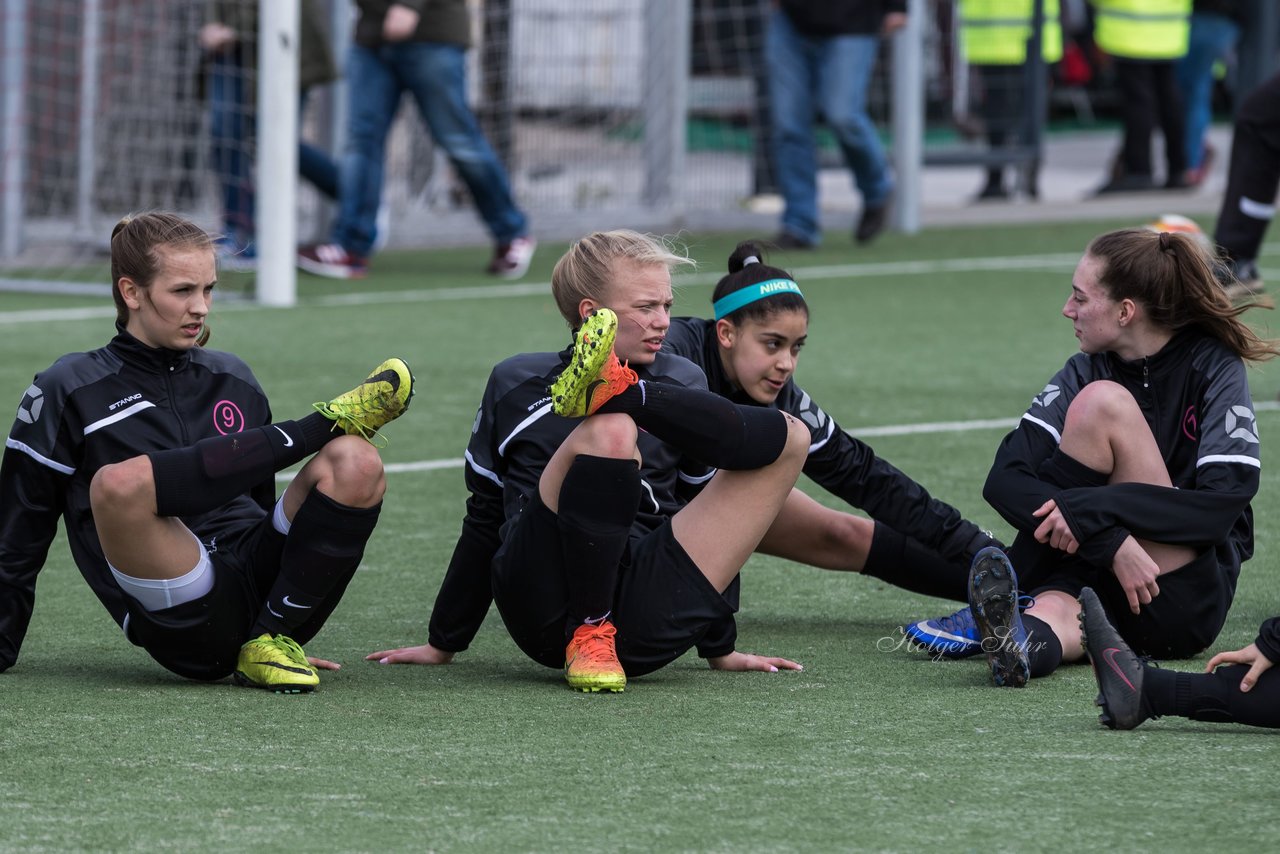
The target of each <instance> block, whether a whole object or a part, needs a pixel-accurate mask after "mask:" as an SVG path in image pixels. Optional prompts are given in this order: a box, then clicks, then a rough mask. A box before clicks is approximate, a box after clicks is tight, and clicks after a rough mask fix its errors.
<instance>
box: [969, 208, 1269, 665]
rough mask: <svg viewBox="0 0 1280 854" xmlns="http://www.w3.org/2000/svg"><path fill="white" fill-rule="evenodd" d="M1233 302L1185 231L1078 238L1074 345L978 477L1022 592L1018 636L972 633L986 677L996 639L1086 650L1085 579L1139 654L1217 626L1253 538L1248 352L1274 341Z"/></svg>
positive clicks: (1042, 657)
mask: <svg viewBox="0 0 1280 854" xmlns="http://www.w3.org/2000/svg"><path fill="white" fill-rule="evenodd" d="M1243 310H1244V309H1243V308H1233V307H1232V306H1231V304H1230V302H1229V301H1228V300H1227V299H1226V297H1225V295H1224V294H1223V293H1222V291H1221V289H1220V287H1219V286H1218V284H1217V282H1216V280H1215V279H1214V276H1213V271H1212V267H1211V264H1210V259H1209V257H1208V254H1207V253H1206V252H1205V251H1204V249H1203V248H1201V247H1200V246H1199V245H1198V244H1196V243H1195V242H1194V241H1193V240H1192V239H1191V238H1190V237H1187V236H1185V235H1176V234H1161V233H1156V232H1154V231H1150V230H1146V229H1127V230H1123V231H1118V232H1112V233H1110V234H1104V235H1101V236H1100V237H1098V238H1095V239H1094V240H1093V242H1092V243H1090V245H1089V248H1088V249H1087V250H1086V252H1085V255H1084V258H1083V259H1082V260H1081V262H1080V264H1079V266H1078V267H1077V269H1076V272H1075V275H1074V276H1073V278H1072V295H1071V296H1070V297H1069V298H1068V300H1067V303H1066V305H1065V306H1064V308H1063V314H1064V316H1066V317H1067V318H1068V319H1070V320H1071V321H1072V323H1073V326H1074V328H1075V331H1076V336H1077V338H1079V339H1080V349H1081V350H1082V351H1083V352H1081V353H1079V354H1077V355H1075V356H1072V357H1071V359H1069V360H1068V362H1067V364H1066V365H1065V366H1064V367H1063V368H1062V370H1060V371H1059V372H1058V373H1057V374H1056V375H1055V376H1054V377H1053V379H1052V380H1050V381H1049V383H1048V385H1046V386H1045V387H1044V389H1043V390H1042V391H1041V392H1040V393H1039V394H1038V395H1036V397H1035V398H1034V400H1033V401H1032V403H1031V407H1030V408H1029V409H1028V410H1027V412H1026V414H1025V415H1023V417H1022V420H1021V422H1020V423H1019V425H1018V426H1017V427H1016V428H1015V429H1014V430H1013V432H1011V433H1010V434H1009V435H1008V436H1007V437H1006V438H1005V439H1004V441H1003V442H1002V443H1001V445H1000V448H999V450H998V451H997V453H996V458H995V462H994V464H993V465H992V468H991V472H990V474H989V475H988V478H987V483H986V487H985V489H984V493H983V494H984V496H985V497H986V498H987V500H988V501H989V502H990V503H991V505H992V506H993V507H994V508H995V509H996V510H998V511H999V512H1000V514H1001V515H1002V516H1003V517H1004V518H1005V519H1006V520H1008V522H1009V523H1010V524H1011V525H1013V526H1014V527H1015V528H1016V529H1017V530H1018V535H1017V538H1016V540H1015V541H1014V543H1013V546H1012V548H1011V549H1010V550H1009V552H1008V556H1009V558H1010V560H1011V562H1012V565H1013V566H1014V567H1016V569H1017V575H1018V580H1020V582H1021V583H1020V588H1021V590H1023V591H1026V592H1027V593H1030V594H1032V595H1033V596H1034V597H1035V604H1034V605H1032V606H1031V607H1030V608H1029V610H1027V611H1026V613H1025V614H1023V615H1022V617H1021V622H1022V627H1023V628H1025V631H1026V634H1027V635H1028V636H1029V640H1028V639H1024V638H1021V637H1020V633H1019V632H1018V631H1017V630H1016V629H1017V627H1016V626H1009V627H1006V628H1009V629H1013V631H1012V632H1011V634H1010V635H1009V637H1012V638H1017V639H1018V640H1019V641H1020V643H1017V644H1013V643H998V642H992V643H990V644H988V645H984V651H986V652H987V655H988V659H989V660H990V661H991V664H992V668H993V674H995V675H996V676H997V679H996V681H997V684H1010V683H1007V682H1004V683H1002V682H1001V680H1000V678H999V675H1000V674H999V673H997V665H998V663H999V661H998V660H999V659H1000V658H1001V657H1002V656H1007V655H1017V656H1025V658H1024V659H1023V661H1022V662H1020V663H1019V666H1018V668H1017V669H1018V670H1021V672H1022V673H1024V674H1025V673H1027V672H1028V671H1029V675H1030V676H1039V675H1044V674H1047V673H1049V672H1052V671H1053V670H1054V669H1055V668H1056V667H1057V665H1058V664H1059V663H1060V662H1061V661H1063V660H1064V659H1065V660H1074V659H1078V658H1080V657H1081V656H1082V655H1083V650H1082V648H1081V638H1080V628H1079V624H1078V619H1077V618H1078V615H1079V612H1080V606H1079V603H1078V602H1077V601H1076V597H1077V596H1078V595H1079V594H1080V592H1081V590H1082V589H1083V588H1084V587H1092V588H1093V589H1094V590H1095V591H1096V592H1097V593H1098V596H1099V598H1100V600H1101V602H1102V604H1103V606H1104V608H1105V610H1106V612H1107V615H1108V616H1109V618H1110V620H1111V621H1112V623H1113V624H1114V625H1115V627H1116V628H1117V630H1118V631H1119V632H1120V635H1121V636H1122V637H1123V638H1124V639H1125V640H1126V641H1127V642H1128V643H1130V644H1131V645H1132V646H1133V647H1134V649H1135V650H1136V651H1137V652H1138V653H1140V654H1146V655H1153V656H1157V657H1162V658H1182V657H1187V656H1191V655H1194V654H1196V653H1198V652H1200V651H1201V650H1203V649H1205V648H1206V647H1207V646H1208V645H1209V644H1210V643H1212V642H1213V640H1214V638H1216V637H1217V635H1218V632H1219V631H1220V630H1221V628H1222V625H1223V623H1224V621H1225V619H1226V615H1227V610H1228V608H1229V607H1230V605H1231V601H1232V598H1233V597H1234V595H1235V588H1236V580H1237V578H1238V576H1239V573H1240V565H1241V563H1242V562H1244V561H1245V560H1248V559H1249V558H1250V557H1251V556H1252V554H1253V512H1252V509H1251V508H1250V501H1251V500H1252V498H1253V496H1254V494H1255V493H1256V492H1257V490H1258V482H1259V475H1260V470H1261V462H1260V456H1259V441H1258V430H1257V425H1256V422H1255V419H1254V414H1253V404H1252V399H1251V396H1250V393H1249V384H1248V379H1247V377H1246V374H1245V362H1246V361H1258V360H1262V359H1267V358H1271V357H1272V356H1274V355H1276V353H1277V347H1276V345H1275V344H1274V343H1273V342H1268V341H1263V340H1261V339H1259V338H1258V337H1257V336H1256V335H1254V333H1253V332H1252V331H1251V330H1249V328H1248V327H1246V326H1245V325H1244V324H1243V323H1242V322H1241V321H1240V320H1239V318H1238V315H1239V314H1240V312H1241V311H1243ZM972 601H973V600H972V599H971V602H972ZM1011 619H1016V617H1015V618H1011ZM997 634H999V633H998V632H997ZM988 640H990V638H989V639H988ZM1021 641H1026V642H1021ZM1011 650H1012V651H1011ZM1009 663H1010V661H1009V660H1008V659H1006V660H1005V661H1004V664H1005V665H1008V664H1009ZM1004 672H1006V673H1007V672H1008V671H1007V670H1005V671H1004ZM1019 681H1025V679H1023V680H1019ZM1012 684H1018V683H1016V682H1015V683H1012Z"/></svg>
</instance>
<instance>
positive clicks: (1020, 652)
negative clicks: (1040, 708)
mask: <svg viewBox="0 0 1280 854" xmlns="http://www.w3.org/2000/svg"><path fill="white" fill-rule="evenodd" d="M969 609H970V611H972V612H973V621H974V622H975V623H977V624H978V631H979V633H980V634H981V635H982V651H983V652H985V653H986V654H987V664H988V665H989V666H990V667H991V681H993V682H994V683H995V684H996V685H997V686H998V687H1009V688H1021V687H1023V686H1025V685H1026V684H1027V680H1028V679H1030V678H1031V662H1030V661H1029V660H1028V658H1027V647H1028V641H1027V630H1026V627H1025V626H1023V624H1022V613H1021V609H1019V608H1018V576H1017V574H1016V573H1015V572H1014V571H1013V564H1011V563H1009V558H1007V557H1006V556H1005V553H1004V552H1002V551H1000V549H998V548H996V547H995V546H987V547H986V548H985V549H982V550H981V551H980V552H978V553H977V554H976V555H974V558H973V565H972V566H970V567H969Z"/></svg>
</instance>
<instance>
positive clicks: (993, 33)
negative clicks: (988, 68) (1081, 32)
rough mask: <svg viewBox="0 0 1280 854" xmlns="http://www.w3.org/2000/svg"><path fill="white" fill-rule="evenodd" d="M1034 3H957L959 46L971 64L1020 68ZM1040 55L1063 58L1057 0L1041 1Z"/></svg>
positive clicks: (965, 0) (1018, 0) (994, 0)
mask: <svg viewBox="0 0 1280 854" xmlns="http://www.w3.org/2000/svg"><path fill="white" fill-rule="evenodd" d="M1034 11H1035V7H1034V5H1033V0H960V44H961V46H962V47H963V49H964V55H965V59H967V60H968V61H969V62H971V63H973V64H974V65H1021V64H1022V63H1023V62H1025V61H1026V59H1027V40H1028V39H1030V38H1031V15H1032V12H1034ZM1042 38H1043V42H1042V45H1043V47H1042V48H1041V55H1042V56H1044V61H1045V62H1057V61H1058V60H1059V59H1062V20H1061V17H1060V16H1059V14H1058V0H1044V34H1043V36H1042Z"/></svg>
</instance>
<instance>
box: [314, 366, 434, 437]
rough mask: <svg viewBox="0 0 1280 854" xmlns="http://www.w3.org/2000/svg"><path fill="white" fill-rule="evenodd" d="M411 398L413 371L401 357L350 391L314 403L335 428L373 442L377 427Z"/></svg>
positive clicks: (396, 414) (400, 412) (392, 417)
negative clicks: (326, 400)
mask: <svg viewBox="0 0 1280 854" xmlns="http://www.w3.org/2000/svg"><path fill="white" fill-rule="evenodd" d="M412 397H413V374H412V373H410V372H409V366H408V365H406V364H405V362H404V360H403V359H396V358H391V359H387V360H386V361H385V362H383V363H382V364H381V365H378V367H376V368H374V369H373V373H371V374H370V375H369V377H368V379H366V380H365V381H364V382H362V383H360V385H358V386H356V387H355V388H353V389H352V390H351V391H349V392H347V393H345V394H340V395H338V396H337V397H335V398H334V399H333V400H330V401H328V402H321V403H317V404H314V406H315V408H316V411H317V412H319V413H320V414H321V415H323V416H324V417H325V418H328V419H329V420H330V421H333V422H334V426H335V429H337V428H341V429H342V431H343V432H344V433H348V434H350V435H353V436H355V435H359V436H363V437H365V438H366V439H368V440H369V441H370V442H374V440H375V438H378V437H380V434H379V433H378V428H379V427H382V426H383V425H385V424H387V423H388V422H391V421H394V420H395V419H397V418H399V417H400V416H401V415H403V414H404V411H405V410H406V409H408V408H409V400H410V399H411V398H412ZM374 443H375V444H376V442H374Z"/></svg>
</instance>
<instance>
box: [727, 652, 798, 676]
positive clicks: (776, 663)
mask: <svg viewBox="0 0 1280 854" xmlns="http://www.w3.org/2000/svg"><path fill="white" fill-rule="evenodd" d="M707 664H710V665H711V669H712V670H733V671H738V672H742V671H747V670H759V671H762V672H764V673H777V672H778V671H779V670H804V667H802V666H801V665H799V664H796V663H795V662H794V661H789V660H788V659H785V658H771V657H769V656H767V655H753V654H751V653H749V652H738V651H737V650H734V651H733V652H731V653H729V654H728V655H721V656H717V657H715V658H708V659H707Z"/></svg>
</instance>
